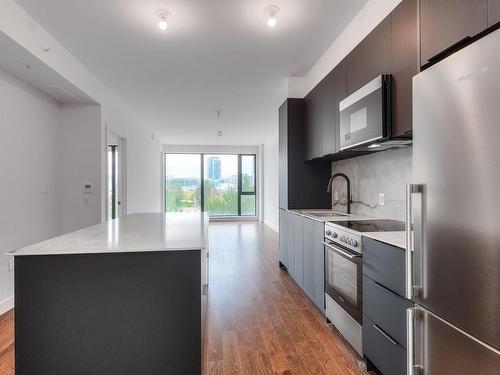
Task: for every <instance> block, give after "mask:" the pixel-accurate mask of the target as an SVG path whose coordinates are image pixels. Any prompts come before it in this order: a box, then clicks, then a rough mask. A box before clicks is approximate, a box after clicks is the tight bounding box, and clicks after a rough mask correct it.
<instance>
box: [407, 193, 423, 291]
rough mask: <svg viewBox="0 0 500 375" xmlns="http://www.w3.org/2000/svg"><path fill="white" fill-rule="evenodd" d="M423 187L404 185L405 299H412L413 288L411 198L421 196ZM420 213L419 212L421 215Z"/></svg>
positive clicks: (413, 242)
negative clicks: (416, 195) (415, 195)
mask: <svg viewBox="0 0 500 375" xmlns="http://www.w3.org/2000/svg"><path fill="white" fill-rule="evenodd" d="M422 192H423V185H417V184H407V185H406V226H405V232H406V251H405V283H406V285H405V297H406V298H408V299H410V300H411V299H413V297H414V293H413V292H414V286H413V280H414V278H413V268H414V267H413V258H414V257H413V254H414V250H415V235H414V230H413V224H412V221H413V207H412V196H413V194H422ZM421 212H422V211H420V213H421Z"/></svg>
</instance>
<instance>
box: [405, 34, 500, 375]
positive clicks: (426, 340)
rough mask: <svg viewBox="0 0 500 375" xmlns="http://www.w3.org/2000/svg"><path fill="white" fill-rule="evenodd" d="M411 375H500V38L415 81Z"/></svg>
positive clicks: (486, 40) (464, 52)
mask: <svg viewBox="0 0 500 375" xmlns="http://www.w3.org/2000/svg"><path fill="white" fill-rule="evenodd" d="M413 100H414V102H413V127H414V130H413V140H414V146H413V163H414V166H413V167H414V169H413V171H414V172H413V173H414V185H410V186H409V188H408V191H407V194H408V197H407V199H408V200H407V204H408V207H407V209H408V216H409V217H408V218H407V220H408V222H409V223H411V222H413V231H411V230H410V226H409V225H408V229H407V241H408V247H410V251H407V270H406V271H407V297H409V298H411V299H413V300H414V301H415V303H416V307H415V308H414V309H410V310H409V311H408V329H409V332H408V349H409V350H408V374H409V375H413V374H422V373H423V374H425V375H458V374H460V375H461V374H473V375H483V374H484V375H495V374H500V30H497V31H494V32H493V33H491V34H488V35H487V36H485V37H483V38H482V39H479V40H477V41H476V42H474V43H473V44H470V45H469V46H467V47H465V48H464V49H462V50H460V51H458V52H456V53H454V54H453V55H451V56H449V57H447V58H446V59H444V60H443V61H441V62H439V63H437V64H436V65H434V66H432V67H430V68H428V69H427V70H425V71H423V72H421V73H420V74H418V75H417V76H416V77H415V78H414V79H413Z"/></svg>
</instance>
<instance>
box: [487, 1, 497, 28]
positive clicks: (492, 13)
mask: <svg viewBox="0 0 500 375" xmlns="http://www.w3.org/2000/svg"><path fill="white" fill-rule="evenodd" d="M497 22H500V0H488V27H489V26H492V25H494V24H496V23H497Z"/></svg>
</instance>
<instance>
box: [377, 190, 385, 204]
mask: <svg viewBox="0 0 500 375" xmlns="http://www.w3.org/2000/svg"><path fill="white" fill-rule="evenodd" d="M378 204H379V206H383V205H384V204H385V196H384V193H379V194H378Z"/></svg>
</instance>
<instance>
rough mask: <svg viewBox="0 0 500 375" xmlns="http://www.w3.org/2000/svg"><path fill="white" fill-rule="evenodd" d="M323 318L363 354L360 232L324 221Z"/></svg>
mask: <svg viewBox="0 0 500 375" xmlns="http://www.w3.org/2000/svg"><path fill="white" fill-rule="evenodd" d="M323 244H324V247H325V303H326V309H325V313H326V317H327V318H328V320H329V321H330V322H331V323H332V324H333V325H334V326H335V327H336V328H337V329H338V330H339V332H340V333H341V334H342V335H343V336H344V337H345V338H346V340H347V341H348V342H349V343H350V344H351V345H352V347H353V348H354V349H355V350H356V351H357V352H358V353H359V355H361V356H362V355H363V350H362V340H363V339H362V330H361V326H362V321H363V291H362V285H363V284H362V268H363V261H362V257H361V235H359V234H356V232H354V231H350V230H344V229H343V228H342V227H341V226H339V225H335V224H333V223H325V239H324V242H323Z"/></svg>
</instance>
